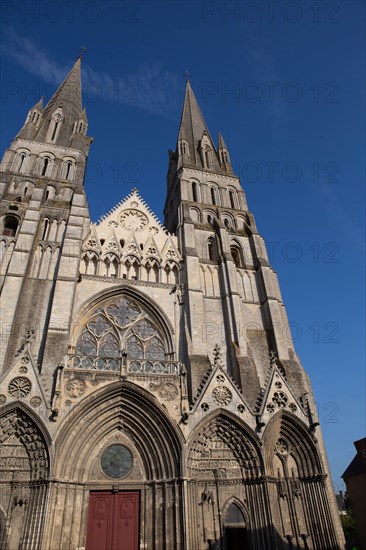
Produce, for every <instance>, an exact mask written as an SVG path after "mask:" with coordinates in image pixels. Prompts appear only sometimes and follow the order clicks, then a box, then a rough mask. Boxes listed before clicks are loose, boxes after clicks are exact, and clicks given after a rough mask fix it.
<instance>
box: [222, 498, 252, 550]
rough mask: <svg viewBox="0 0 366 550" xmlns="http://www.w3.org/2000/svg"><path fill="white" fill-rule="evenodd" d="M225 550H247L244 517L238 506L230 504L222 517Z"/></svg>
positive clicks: (247, 541)
mask: <svg viewBox="0 0 366 550" xmlns="http://www.w3.org/2000/svg"><path fill="white" fill-rule="evenodd" d="M224 541H225V543H224V548H225V550H249V548H250V546H249V540H248V531H247V525H246V521H245V517H244V514H243V512H242V511H241V509H240V508H239V506H238V505H237V504H236V503H235V502H232V503H231V504H230V506H229V507H228V509H227V511H226V514H225V516H224Z"/></svg>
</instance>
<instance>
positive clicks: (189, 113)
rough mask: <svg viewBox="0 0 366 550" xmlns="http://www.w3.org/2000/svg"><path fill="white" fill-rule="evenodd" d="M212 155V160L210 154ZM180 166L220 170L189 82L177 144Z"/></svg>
mask: <svg viewBox="0 0 366 550" xmlns="http://www.w3.org/2000/svg"><path fill="white" fill-rule="evenodd" d="M207 153H210V155H209V156H210V157H211V158H210V159H209V158H208V154H207ZM177 154H178V158H179V161H178V164H179V165H181V166H182V165H185V166H194V167H196V168H206V169H212V170H213V169H217V168H219V164H218V158H217V153H216V150H215V147H214V144H213V141H212V139H211V136H210V133H209V131H208V128H207V125H206V122H205V120H204V118H203V115H202V112H201V109H200V108H199V105H198V103H197V100H196V98H195V95H194V93H193V90H192V88H191V84H190V82H189V81H187V84H186V91H185V96H184V104H183V111H182V117H181V121H180V127H179V133H178V142H177Z"/></svg>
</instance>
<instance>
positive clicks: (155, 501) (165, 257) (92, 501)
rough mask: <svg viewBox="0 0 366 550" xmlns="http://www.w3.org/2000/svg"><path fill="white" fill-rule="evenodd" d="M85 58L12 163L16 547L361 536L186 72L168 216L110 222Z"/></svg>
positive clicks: (9, 357)
mask: <svg viewBox="0 0 366 550" xmlns="http://www.w3.org/2000/svg"><path fill="white" fill-rule="evenodd" d="M80 66H81V59H78V60H77V62H76V63H75V65H74V67H73V68H72V70H71V71H70V73H69V74H68V76H67V77H66V79H65V80H64V82H63V83H62V84H61V86H60V87H59V89H58V90H57V91H56V93H55V94H54V96H53V97H52V98H51V100H50V101H49V103H48V104H47V105H46V106H45V107H43V104H42V101H40V102H38V103H37V104H36V105H35V106H34V107H33V108H32V109H31V110H30V111H29V113H28V116H27V119H26V122H25V124H24V126H23V128H22V129H21V130H20V132H19V133H18V134H17V136H16V137H15V138H14V140H13V141H12V143H11V145H10V147H9V148H8V149H7V151H6V152H5V155H4V158H3V161H2V164H1V179H0V191H1V196H2V201H1V210H0V253H1V256H0V258H1V259H0V262H1V264H0V285H1V304H2V325H1V329H2V335H1V370H0V372H1V388H0V392H1V395H0V402H1V417H0V438H1V450H0V465H1V468H0V470H1V473H0V499H1V500H0V545H1V547H2V548H4V549H7V550H14V549H16V548H19V549H22V550H23V549H24V550H25V549H27V550H66V549H67V550H75V549H79V550H81V549H84V550H111V549H118V550H142V549H145V550H163V549H164V550H175V549H176V550H206V549H207V550H208V549H215V550H245V549H250V550H264V549H268V550H269V549H271V550H272V549H289V550H290V549H295V548H296V549H304V550H305V549H314V550H315V549H317V550H336V549H338V550H339V549H341V548H344V540H343V535H342V529H341V526H340V521H339V517H338V511H337V507H336V504H335V499H334V494H333V490H332V483H331V478H330V474H329V468H328V464H327V459H326V454H325V450H324V445H323V440H322V435H321V431H320V427H319V422H318V419H317V414H316V409H315V404H314V398H313V394H312V390H311V386H310V382H309V379H308V377H307V375H306V374H305V372H304V370H303V368H302V366H301V364H300V361H299V359H298V357H297V355H296V353H295V351H294V347H293V343H292V340H291V337H290V330H289V327H288V321H287V316H286V311H285V307H284V305H283V302H282V298H281V293H280V289H279V285H278V280H277V276H276V273H275V272H274V271H273V269H272V268H271V265H270V263H269V261H268V256H267V253H266V249H265V245H264V241H263V238H262V237H261V236H260V234H259V233H258V231H257V228H256V224H255V220H254V217H253V215H252V214H251V213H250V212H249V211H248V207H247V202H246V198H245V193H244V191H243V188H242V187H241V185H240V181H239V178H238V177H236V175H235V173H234V171H233V169H232V166H231V162H230V155H229V151H228V148H227V146H226V144H225V142H224V139H223V137H222V136H221V135H219V139H218V146H217V147H216V146H215V144H214V142H213V140H212V138H211V136H210V133H209V131H208V128H207V126H206V124H205V121H204V118H203V116H202V113H201V111H200V108H199V106H198V104H197V101H196V99H195V96H194V94H193V91H192V88H191V86H190V83H189V82H188V83H187V86H186V91H185V98H184V106H183V112H182V118H181V123H180V128H179V133H178V139H177V144H176V148H175V150H174V151H170V153H169V168H168V176H167V180H168V185H167V197H166V204H165V210H164V214H165V221H164V226H163V225H162V224H161V222H160V221H159V220H158V219H157V218H156V216H155V215H154V214H153V213H152V212H151V210H150V208H149V206H148V205H147V204H146V203H145V202H144V200H143V199H142V198H141V196H140V195H139V193H138V192H137V190H132V191H131V192H130V194H129V195H127V196H126V197H125V198H124V199H123V200H122V201H121V202H120V203H119V204H117V205H116V206H115V207H114V208H113V209H112V210H111V211H110V212H108V213H107V214H106V215H105V216H104V217H103V218H102V219H101V220H100V221H99V222H98V223H96V224H95V223H92V222H91V220H90V216H89V211H88V205H87V199H86V193H85V189H84V185H83V183H84V176H85V169H86V163H87V157H88V153H89V147H90V144H91V142H92V138H90V137H88V136H87V127H88V121H87V117H86V113H85V109H83V107H82V94H81V77H80V68H81V67H80Z"/></svg>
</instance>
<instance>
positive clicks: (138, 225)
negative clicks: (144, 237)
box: [119, 210, 148, 231]
mask: <svg viewBox="0 0 366 550" xmlns="http://www.w3.org/2000/svg"><path fill="white" fill-rule="evenodd" d="M119 223H120V225H121V227H123V229H127V231H142V230H143V229H145V227H147V226H148V219H147V217H146V216H145V214H143V213H142V212H140V211H139V210H125V211H124V212H122V214H121V215H120V217H119Z"/></svg>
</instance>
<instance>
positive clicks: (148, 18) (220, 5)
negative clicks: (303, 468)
mask: <svg viewBox="0 0 366 550" xmlns="http://www.w3.org/2000/svg"><path fill="white" fill-rule="evenodd" d="M1 8H2V13H1V51H2V63H1V69H2V81H3V84H2V89H1V93H2V98H1V99H2V102H1V111H2V113H1V114H2V117H1V118H2V125H1V127H2V134H1V147H2V150H4V149H5V148H6V147H7V146H8V144H9V142H10V140H11V139H12V138H13V137H14V136H15V134H16V133H17V131H18V130H19V128H20V126H21V125H22V124H23V121H24V119H25V116H26V114H27V110H28V108H30V107H31V106H32V105H33V104H34V103H35V102H36V101H37V100H38V99H39V96H40V95H45V96H46V98H47V99H49V97H50V95H51V94H52V92H53V91H54V89H55V86H56V85H57V84H59V83H60V81H61V80H62V79H63V77H64V76H65V74H66V72H68V70H69V69H70V68H71V66H72V64H73V63H74V61H75V59H76V57H77V55H78V53H79V50H80V47H81V46H85V47H86V49H87V52H86V54H85V55H84V60H83V82H84V89H85V97H84V103H85V105H86V108H87V114H88V118H89V132H88V133H89V135H92V136H94V137H95V141H94V143H93V144H92V148H91V154H90V158H89V169H88V173H87V177H86V182H85V186H86V191H87V195H88V199H89V204H90V210H91V215H92V218H93V220H96V219H97V218H98V217H99V216H100V215H102V214H103V213H105V212H107V211H108V210H109V209H110V208H111V207H113V206H114V205H115V204H116V203H117V202H118V201H119V200H121V198H123V197H124V196H125V195H126V194H128V192H129V191H130V189H131V188H132V187H137V188H138V189H139V190H140V192H141V194H142V196H143V197H144V198H145V200H146V201H147V202H148V203H149V205H150V206H151V208H152V209H153V210H154V211H155V213H156V214H157V215H158V216H159V217H160V218H161V219H162V211H163V207H164V199H165V189H166V183H165V181H166V180H165V178H166V170H167V158H168V155H167V151H168V149H173V148H175V143H176V136H177V132H178V124H179V118H180V113H181V106H182V101H183V94H184V85H185V72H186V71H187V70H188V71H189V73H190V75H191V83H192V87H193V89H194V91H195V94H196V96H197V99H198V101H199V103H200V105H201V107H202V111H203V113H204V116H205V118H206V122H207V124H208V126H209V128H210V132H211V134H212V136H213V137H214V138H215V139H217V134H218V132H219V131H221V132H222V133H223V135H224V138H225V141H226V143H227V145H228V147H229V150H230V153H231V159H232V162H233V164H234V165H235V167H236V171H237V173H238V174H239V175H240V176H241V178H242V179H241V181H242V185H243V187H244V189H245V191H246V194H247V198H248V202H249V207H250V209H251V211H252V212H253V213H254V215H255V217H256V221H257V225H258V228H259V230H260V232H261V233H262V235H263V236H264V237H265V239H266V242H267V244H268V246H269V250H270V256H271V261H272V265H273V266H274V268H275V269H276V270H277V272H278V275H279V281H280V285H281V290H282V294H283V297H284V301H285V303H286V306H287V312H288V316H289V319H290V322H291V327H292V332H293V336H294V338H295V346H296V350H297V353H298V355H299V356H300V358H301V360H302V363H303V365H304V367H305V369H306V370H307V372H308V373H309V375H310V377H311V379H312V383H313V388H314V391H315V396H316V400H317V402H318V404H319V414H320V419H321V423H322V429H323V434H324V437H325V442H326V447H327V450H328V456H329V461H330V465H331V469H332V474H333V480H334V482H335V485H336V487H338V485H339V484H341V483H342V481H341V480H340V477H339V476H340V475H341V473H342V472H343V470H344V469H345V468H346V466H347V465H348V462H349V461H350V460H351V459H352V458H353V456H354V447H353V445H352V442H353V441H354V440H356V439H359V438H361V437H363V436H365V410H364V401H365V371H364V349H365V346H364V344H365V336H364V333H365V325H364V313H365V311H364V307H365V296H364V276H365V273H364V259H365V250H364V223H365V197H364V188H365V184H364V182H365V166H364V151H365V104H364V102H363V97H364V94H365V77H364V66H365V56H364V52H365V48H364V41H365V33H364V28H365V4H364V2H363V1H347V2H312V1H310V0H309V1H307V0H303V1H301V2H298V1H295V2H282V1H281V2H261V1H253V2H219V1H205V2H201V1H195V0H192V1H186V2H180V1H175V0H173V1H162V2H160V1H149V2H139V1H136V2H135V1H132V2H123V1H121V2H108V1H107V2H99V1H93V2H91V1H90V2H89V1H88V0H85V1H82V2H81V1H75V2H70V3H68V2H55V1H53V2H42V1H41V2H32V1H28V2H20V1H18V2H3V3H2V5H1Z"/></svg>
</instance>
